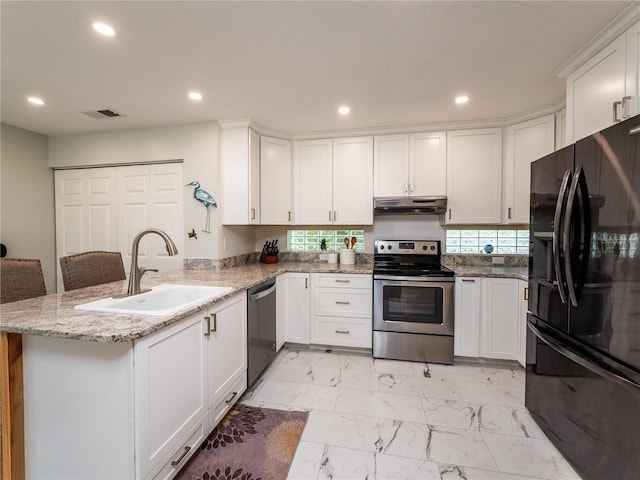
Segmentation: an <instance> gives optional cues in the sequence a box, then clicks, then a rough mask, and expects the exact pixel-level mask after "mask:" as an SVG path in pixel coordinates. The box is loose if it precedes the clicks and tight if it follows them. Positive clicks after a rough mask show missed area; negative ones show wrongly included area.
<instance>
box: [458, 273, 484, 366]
mask: <svg viewBox="0 0 640 480" xmlns="http://www.w3.org/2000/svg"><path fill="white" fill-rule="evenodd" d="M481 291H482V285H481V279H480V278H463V277H456V290H455V325H454V336H453V338H454V350H453V353H454V354H455V355H457V356H463V357H478V356H479V355H480V315H481V310H480V307H481V303H480V302H481Z"/></svg>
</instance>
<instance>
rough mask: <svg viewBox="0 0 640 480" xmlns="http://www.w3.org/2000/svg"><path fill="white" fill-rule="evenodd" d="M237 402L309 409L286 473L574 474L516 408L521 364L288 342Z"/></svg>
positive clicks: (485, 477)
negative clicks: (379, 354) (411, 357)
mask: <svg viewBox="0 0 640 480" xmlns="http://www.w3.org/2000/svg"><path fill="white" fill-rule="evenodd" d="M240 402H242V403H245V404H249V405H255V406H263V407H268V408H279V409H284V410H308V411H309V412H310V413H309V419H308V421H307V425H306V426H305V429H304V431H303V433H302V438H301V441H300V444H299V445H298V449H297V451H296V454H295V457H294V460H293V464H292V465H291V470H290V471H289V476H288V479H289V480H307V479H318V480H325V479H332V480H338V479H344V480H359V479H362V480H364V479H367V480H392V479H393V480H400V479H402V480H409V479H416V480H417V479H419V480H431V479H435V480H462V479H466V480H506V479H513V480H531V479H548V480H562V479H578V480H579V478H580V477H579V475H578V474H577V473H576V472H575V471H574V470H573V468H572V467H571V466H570V465H569V464H568V463H567V461H566V460H565V459H564V458H563V457H562V455H560V453H558V451H557V450H556V449H555V447H554V446H553V445H552V444H551V443H550V442H549V440H548V439H547V438H546V437H545V435H544V433H543V432H542V431H541V430H540V429H539V427H538V426H537V425H536V424H535V423H534V422H533V420H532V419H531V417H530V416H529V413H528V412H527V410H526V409H525V408H524V370H523V369H522V368H520V367H511V366H502V365H495V366H493V365H491V366H487V365H485V364H471V363H459V362H457V363H456V365H453V366H447V365H437V364H424V363H415V362H403V361H395V360H380V359H373V358H372V357H371V356H370V355H364V354H360V353H347V352H325V351H324V350H311V349H309V350H306V349H304V350H303V349H301V350H297V349H293V348H291V347H287V348H284V349H282V350H281V351H280V353H279V354H278V356H277V357H276V359H275V360H274V362H273V363H272V364H271V365H270V366H269V368H268V369H267V370H266V371H265V372H264V374H263V375H262V377H261V378H260V379H259V380H258V381H257V382H256V384H255V385H254V386H253V387H252V388H251V389H250V390H249V391H247V392H246V393H245V394H244V396H243V397H242V398H241V400H240Z"/></svg>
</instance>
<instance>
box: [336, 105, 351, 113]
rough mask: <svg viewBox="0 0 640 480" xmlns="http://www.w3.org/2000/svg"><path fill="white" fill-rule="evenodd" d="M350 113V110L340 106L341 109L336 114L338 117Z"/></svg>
mask: <svg viewBox="0 0 640 480" xmlns="http://www.w3.org/2000/svg"><path fill="white" fill-rule="evenodd" d="M350 111H351V109H350V108H349V107H347V106H346V105H344V106H342V107H340V108H339V109H338V113H339V114H340V115H347V114H348V113H349V112H350Z"/></svg>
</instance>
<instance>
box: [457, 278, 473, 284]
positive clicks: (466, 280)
mask: <svg viewBox="0 0 640 480" xmlns="http://www.w3.org/2000/svg"><path fill="white" fill-rule="evenodd" d="M461 280H462V281H463V282H469V283H475V282H476V281H475V279H473V278H462V279H461Z"/></svg>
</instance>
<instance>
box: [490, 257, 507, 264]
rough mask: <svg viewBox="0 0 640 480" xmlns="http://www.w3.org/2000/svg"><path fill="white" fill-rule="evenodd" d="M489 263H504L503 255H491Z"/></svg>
mask: <svg viewBox="0 0 640 480" xmlns="http://www.w3.org/2000/svg"><path fill="white" fill-rule="evenodd" d="M491 263H493V264H494V265H504V257H492V258H491Z"/></svg>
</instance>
